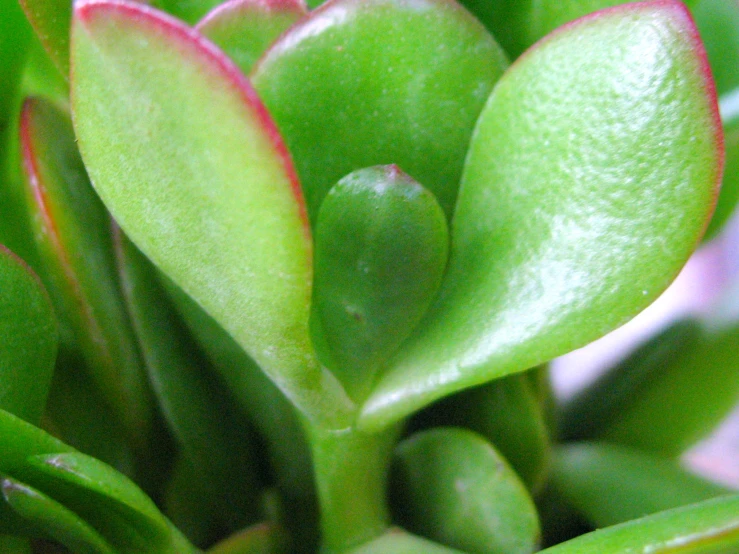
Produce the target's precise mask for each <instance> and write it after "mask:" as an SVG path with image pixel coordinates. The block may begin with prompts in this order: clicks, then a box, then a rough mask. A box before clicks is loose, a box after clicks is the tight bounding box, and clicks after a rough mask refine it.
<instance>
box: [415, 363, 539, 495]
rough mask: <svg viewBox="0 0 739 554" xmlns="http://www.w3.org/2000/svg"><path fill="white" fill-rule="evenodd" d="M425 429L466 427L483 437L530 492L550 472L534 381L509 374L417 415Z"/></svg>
mask: <svg viewBox="0 0 739 554" xmlns="http://www.w3.org/2000/svg"><path fill="white" fill-rule="evenodd" d="M417 423H420V424H421V425H423V427H424V428H426V427H440V426H443V425H448V426H455V427H465V428H467V429H471V430H472V431H475V432H476V433H479V434H480V435H482V436H483V437H485V438H486V439H487V440H488V441H489V442H490V443H491V444H492V445H494V446H495V448H496V449H497V450H498V451H499V452H500V453H501V454H502V455H503V456H504V457H505V458H506V460H508V462H509V463H510V464H511V466H512V467H513V469H514V470H516V473H517V474H518V475H519V476H520V477H521V479H522V480H523V482H524V483H526V486H527V487H528V488H529V490H531V491H534V492H536V491H538V490H539V488H540V487H541V486H542V485H543V483H544V480H545V479H546V477H547V475H548V472H549V463H550V459H551V453H552V446H551V442H550V437H549V429H548V427H547V423H546V415H545V413H544V406H543V405H542V404H541V403H540V402H539V401H538V398H537V397H536V395H535V393H534V391H533V390H532V385H531V383H530V377H529V376H528V375H526V374H519V375H510V376H508V377H504V378H503V379H497V380H495V381H493V382H492V383H488V384H486V385H482V386H480V387H475V388H472V389H469V390H466V391H462V392H460V393H457V394H455V395H453V396H450V397H449V398H445V399H444V400H442V401H440V402H437V403H436V404H434V405H432V406H430V407H429V408H428V409H427V410H425V411H423V412H421V413H420V414H419V415H418V418H417Z"/></svg>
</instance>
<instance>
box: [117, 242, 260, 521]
mask: <svg viewBox="0 0 739 554" xmlns="http://www.w3.org/2000/svg"><path fill="white" fill-rule="evenodd" d="M116 249H117V255H118V263H119V267H120V271H121V278H122V284H123V293H124V296H125V298H126V302H127V304H128V310H129V313H130V315H131V320H132V322H133V325H134V329H135V331H136V334H137V336H138V339H139V344H140V345H141V350H142V353H143V356H144V359H145V361H146V364H147V367H148V372H149V380H150V382H151V385H152V388H153V390H154V393H155V394H156V396H157V399H158V401H159V402H158V404H159V407H160V409H161V410H162V414H163V415H164V417H165V419H166V420H167V423H169V425H170V427H171V428H172V432H173V434H174V435H175V437H176V438H177V440H178V441H179V443H180V445H181V447H182V449H183V451H184V452H185V455H187V456H188V457H189V458H190V459H191V461H192V463H193V464H194V465H195V467H196V468H197V472H198V474H199V479H202V480H206V481H208V488H209V490H211V491H213V492H212V493H211V494H214V495H218V496H220V497H221V498H220V500H221V515H222V516H223V519H224V520H227V519H230V521H227V524H228V525H229V526H230V528H232V529H234V530H235V529H238V528H241V527H243V526H244V525H245V524H247V523H249V522H250V521H253V518H254V517H255V515H256V514H255V513H254V512H255V508H256V506H255V505H256V488H257V483H256V460H255V457H254V444H253V439H254V437H253V435H252V433H251V429H250V428H249V424H248V421H247V420H246V418H245V417H244V416H243V415H242V414H241V413H240V412H239V410H238V409H237V407H236V406H235V405H234V403H233V400H232V399H231V398H230V397H229V393H228V391H227V390H226V389H225V388H224V387H223V386H222V385H221V383H219V382H218V381H217V379H215V378H214V376H213V375H210V374H209V373H208V371H207V370H208V369H210V368H209V366H208V364H207V362H206V361H205V360H204V359H203V358H202V356H201V355H200V354H199V352H197V351H196V350H195V349H194V348H193V345H192V343H191V341H190V337H189V335H188V333H186V331H185V329H184V328H183V327H182V325H181V323H180V322H179V320H178V319H177V315H176V313H175V312H174V309H173V308H172V306H171V304H170V303H169V301H168V298H167V297H166V296H165V292H164V290H163V288H162V287H161V285H160V284H159V281H158V276H157V272H156V270H155V269H154V267H153V266H152V265H151V264H150V263H149V261H148V260H147V259H146V258H145V257H144V256H143V255H142V254H141V253H140V252H139V251H138V250H137V249H136V247H135V246H134V245H133V244H132V243H131V242H130V241H129V240H128V239H126V237H125V236H123V234H122V233H120V232H119V233H118V235H117V240H116Z"/></svg>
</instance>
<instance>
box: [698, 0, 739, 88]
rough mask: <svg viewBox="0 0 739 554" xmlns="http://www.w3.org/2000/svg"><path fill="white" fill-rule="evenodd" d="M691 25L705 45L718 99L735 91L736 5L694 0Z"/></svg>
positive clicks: (738, 57)
mask: <svg viewBox="0 0 739 554" xmlns="http://www.w3.org/2000/svg"><path fill="white" fill-rule="evenodd" d="M695 4H696V5H695V8H693V16H694V17H695V24H696V25H697V26H698V30H699V31H700V34H701V38H702V39H703V42H705V45H706V53H707V54H708V62H709V63H710V64H711V71H712V73H713V77H714V79H716V90H717V92H718V94H719V95H720V96H723V95H725V94H729V93H732V92H734V91H735V90H736V89H737V88H739V72H737V70H736V66H737V63H739V4H737V2H735V1H733V0H730V1H728V2H727V1H726V0H698V1H697V2H696V3H695Z"/></svg>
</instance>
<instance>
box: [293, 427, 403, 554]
mask: <svg viewBox="0 0 739 554" xmlns="http://www.w3.org/2000/svg"><path fill="white" fill-rule="evenodd" d="M306 425H307V428H308V434H309V437H310V443H311V450H312V454H313V467H314V472H315V479H316V487H317V490H318V501H319V505H320V513H321V535H322V552H324V553H325V554H332V553H335V552H343V551H345V550H347V549H349V548H351V547H354V546H357V545H360V544H362V543H364V542H367V541H369V540H371V539H374V538H376V537H378V536H380V535H381V534H382V533H383V532H384V531H385V530H386V529H387V528H388V527H389V525H390V515H389V513H388V507H387V498H386V483H387V473H388V468H389V466H390V460H391V456H392V451H393V447H394V445H395V441H396V439H397V435H398V429H397V428H391V429H389V430H385V431H382V432H380V433H376V434H371V435H368V434H366V433H363V432H360V431H358V430H356V429H354V428H349V429H342V430H339V431H329V430H326V429H320V428H317V427H314V426H312V425H311V424H310V423H306Z"/></svg>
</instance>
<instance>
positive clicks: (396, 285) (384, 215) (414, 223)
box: [313, 166, 449, 398]
mask: <svg viewBox="0 0 739 554" xmlns="http://www.w3.org/2000/svg"><path fill="white" fill-rule="evenodd" d="M315 242H316V246H315V250H316V253H315V268H316V269H315V271H316V274H315V284H314V287H313V301H314V306H315V310H316V314H317V317H318V318H319V319H320V323H321V328H322V332H323V334H324V338H325V340H326V342H327V343H328V345H329V349H330V351H331V355H332V359H333V360H334V361H335V366H332V370H333V371H334V373H335V374H336V375H338V376H339V378H340V379H341V381H342V382H343V383H344V384H345V386H346V387H347V390H349V391H350V393H351V394H353V396H354V397H355V398H362V397H363V396H365V395H366V393H367V390H368V386H371V384H372V382H373V380H374V376H375V373H376V371H377V369H379V367H380V365H381V364H382V362H384V361H385V360H387V358H388V357H389V356H390V355H391V354H392V353H393V352H394V351H395V350H397V348H398V346H400V344H401V343H402V342H403V341H404V340H405V339H406V338H407V337H408V335H409V334H410V333H411V331H412V330H413V328H414V327H415V326H416V325H417V324H418V322H419V321H420V320H421V318H422V317H423V315H424V314H425V313H426V310H427V309H428V307H429V306H430V305H431V303H432V301H433V300H434V296H435V294H436V292H437V291H438V289H439V285H440V284H441V279H442V276H443V275H444V269H445V268H446V262H447V252H448V247H449V237H448V231H447V225H446V218H445V217H444V212H443V211H442V209H441V207H440V206H439V204H438V202H437V201H436V199H435V198H434V195H433V194H431V193H430V192H429V191H428V190H426V189H425V188H423V186H422V185H420V184H418V183H417V182H416V181H414V180H413V179H412V178H410V177H409V176H408V175H406V174H405V173H403V172H402V171H401V170H400V169H399V168H398V167H397V166H378V167H370V168H366V169H360V170H358V171H355V172H353V173H351V174H349V175H347V176H346V177H344V178H343V179H341V180H340V181H339V182H338V183H337V184H336V185H335V186H334V187H333V188H332V189H331V191H330V192H329V193H328V195H327V196H326V199H325V200H324V202H323V204H322V205H321V211H320V213H319V216H318V224H317V226H316V233H315Z"/></svg>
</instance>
